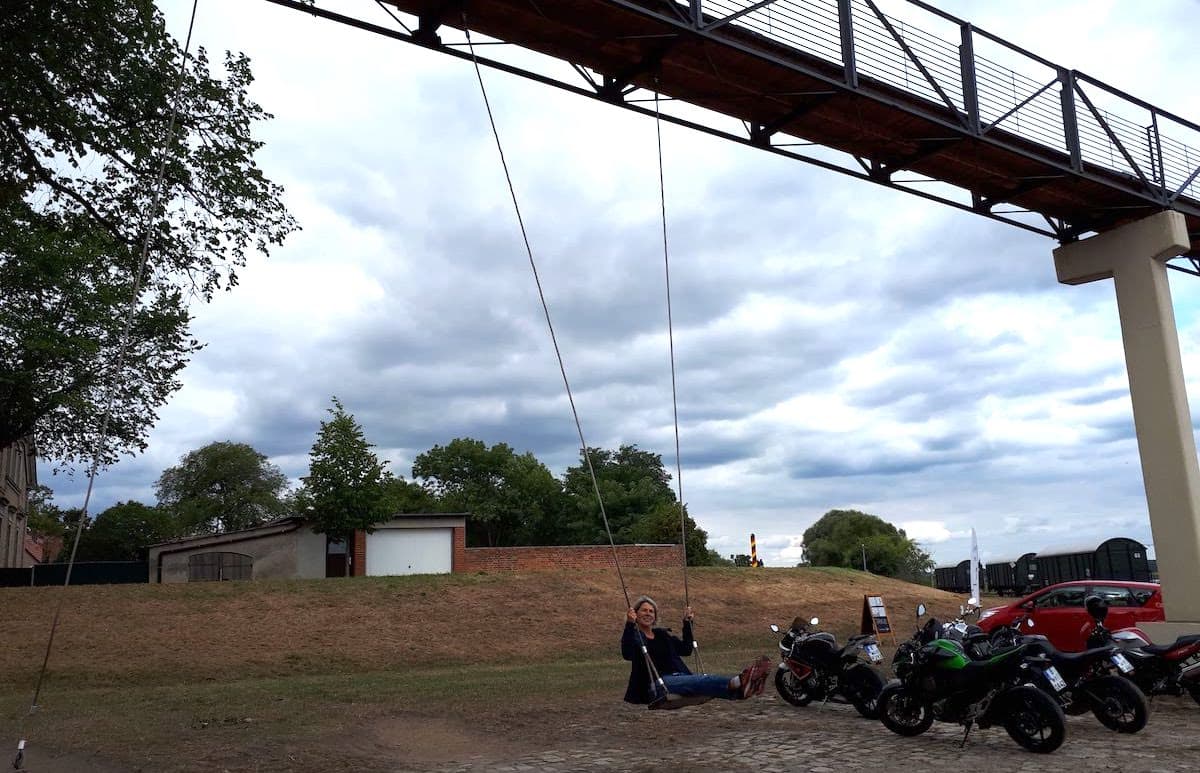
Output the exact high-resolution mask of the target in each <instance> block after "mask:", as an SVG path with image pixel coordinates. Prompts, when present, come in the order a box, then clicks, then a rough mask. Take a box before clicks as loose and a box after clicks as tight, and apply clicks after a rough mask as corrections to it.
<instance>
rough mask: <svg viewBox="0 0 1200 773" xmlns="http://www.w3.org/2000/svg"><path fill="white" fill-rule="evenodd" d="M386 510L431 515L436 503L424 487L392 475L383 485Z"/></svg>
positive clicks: (436, 505) (434, 510)
mask: <svg viewBox="0 0 1200 773" xmlns="http://www.w3.org/2000/svg"><path fill="white" fill-rule="evenodd" d="M384 490H385V492H386V496H387V499H388V509H389V510H390V511H391V512H393V513H433V512H437V508H438V503H437V500H436V499H435V498H434V496H433V495H432V494H430V493H429V492H428V491H426V490H425V487H424V486H422V485H421V484H419V483H416V482H414V481H409V480H404V478H402V477H400V476H398V475H393V476H392V477H391V478H390V479H389V480H388V481H387V482H386V483H385V484H384Z"/></svg>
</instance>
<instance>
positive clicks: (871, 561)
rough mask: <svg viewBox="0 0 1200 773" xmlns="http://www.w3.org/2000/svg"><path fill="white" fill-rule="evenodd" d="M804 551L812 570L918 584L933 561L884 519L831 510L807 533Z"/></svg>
mask: <svg viewBox="0 0 1200 773" xmlns="http://www.w3.org/2000/svg"><path fill="white" fill-rule="evenodd" d="M804 548H805V555H806V557H807V559H808V562H809V563H810V564H811V565H813V566H844V567H848V568H851V569H862V568H863V557H864V555H865V557H866V563H867V569H868V570H869V571H871V572H873V573H875V574H881V575H886V576H888V577H901V578H904V579H912V580H916V581H919V580H920V579H922V578H923V577H924V576H925V572H926V571H927V570H928V569H931V568H932V567H933V559H932V558H930V556H929V554H928V553H926V552H925V551H924V550H922V549H921V546H920V545H919V544H917V542H916V541H914V540H911V539H909V538H908V536H907V535H906V534H905V533H904V531H903V530H902V529H897V528H896V527H895V526H893V525H892V524H890V523H888V522H887V521H885V520H883V519H882V518H880V517H878V516H875V515H870V514H868V513H863V512H859V511H858V510H830V511H829V512H827V513H825V515H823V516H821V518H820V520H818V521H817V522H816V523H814V524H813V525H812V526H810V527H808V529H807V530H805V532H804Z"/></svg>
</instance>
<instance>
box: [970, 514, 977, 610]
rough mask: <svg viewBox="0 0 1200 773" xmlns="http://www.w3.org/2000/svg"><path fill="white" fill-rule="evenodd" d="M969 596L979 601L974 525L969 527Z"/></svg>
mask: <svg viewBox="0 0 1200 773" xmlns="http://www.w3.org/2000/svg"><path fill="white" fill-rule="evenodd" d="M971 598H973V599H975V602H976V603H979V542H978V540H976V539H975V527H971Z"/></svg>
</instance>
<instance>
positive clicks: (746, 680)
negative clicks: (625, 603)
mask: <svg viewBox="0 0 1200 773" xmlns="http://www.w3.org/2000/svg"><path fill="white" fill-rule="evenodd" d="M694 617H695V614H694V613H693V612H692V608H691V607H687V608H686V609H685V610H684V614H683V638H682V639H680V638H679V637H677V636H672V635H671V633H670V632H669V631H668V630H667V629H665V628H655V627H654V624H655V623H656V622H658V604H656V603H654V599H652V598H650V597H649V596H641V597H639V598H638V600H637V601H635V602H634V603H633V606H632V607H630V609H629V610H628V611H627V612H626V615H625V631H624V632H623V633H622V634H621V657H623V658H624V659H625V660H628V661H630V664H631V665H632V668H631V669H630V672H629V687H628V688H626V690H625V700H626V702H628V703H655V702H657V701H661V700H664V699H666V697H667V696H666V695H663V694H662V690H661V688H660V687H659V685H658V684H657V683H655V682H654V681H653V679H652V678H651V676H650V671H649V669H648V668H647V666H646V655H644V654H643V653H642V644H643V643H645V646H646V654H648V655H649V657H650V660H651V661H652V662H653V663H654V668H655V670H656V671H657V672H658V675H659V676H660V677H661V678H662V681H663V683H664V684H665V685H666V688H667V692H668V693H670V694H671V695H677V696H681V697H699V696H706V697H709V698H727V699H730V700H738V699H743V698H749V697H751V696H754V695H760V694H762V691H763V687H764V686H765V685H766V682H767V676H768V675H769V674H770V671H771V660H770V658H768V657H767V656H765V655H764V656H762V657H760V658H758V659H757V660H755V661H754V662H753V663H752V664H751V665H749V666H747V667H746V668H745V669H744V670H743V671H742V673H741V674H739V675H737V676H733V677H730V676H721V675H718V674H693V673H692V672H691V671H689V670H688V667H687V666H686V665H684V663H683V658H684V657H687V656H688V655H691V654H692V641H693V639H692V619H693V618H694Z"/></svg>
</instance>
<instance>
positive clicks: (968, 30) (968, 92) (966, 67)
mask: <svg viewBox="0 0 1200 773" xmlns="http://www.w3.org/2000/svg"><path fill="white" fill-rule="evenodd" d="M959 29H960V32H961V33H962V43H961V44H959V46H958V66H959V70H960V72H961V73H962V88H963V107H964V108H965V109H966V111H967V128H968V129H970V130H971V133H972V134H974V135H976V136H979V135H980V134H982V133H983V125H982V122H981V121H980V120H979V88H978V86H977V84H976V81H975V37H974V34H973V30H972V27H971V25H970V24H969V23H964V24H963V25H962V26H961V27H960V28H959Z"/></svg>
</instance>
